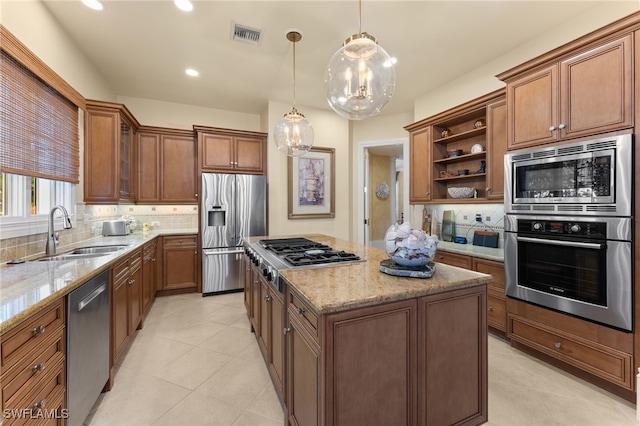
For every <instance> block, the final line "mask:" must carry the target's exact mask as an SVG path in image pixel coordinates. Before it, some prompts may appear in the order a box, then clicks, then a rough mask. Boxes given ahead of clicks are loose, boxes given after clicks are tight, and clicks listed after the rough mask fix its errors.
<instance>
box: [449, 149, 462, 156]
mask: <svg viewBox="0 0 640 426" xmlns="http://www.w3.org/2000/svg"><path fill="white" fill-rule="evenodd" d="M459 155H462V150H461V149H454V150H451V151H447V157H449V158H451V157H457V156H459Z"/></svg>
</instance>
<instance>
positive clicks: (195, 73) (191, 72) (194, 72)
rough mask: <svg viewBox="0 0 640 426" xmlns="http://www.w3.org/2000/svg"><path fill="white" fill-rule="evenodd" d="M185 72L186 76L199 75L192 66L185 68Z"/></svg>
mask: <svg viewBox="0 0 640 426" xmlns="http://www.w3.org/2000/svg"><path fill="white" fill-rule="evenodd" d="M184 72H185V74H187V75H188V76H191V77H197V76H199V75H200V73H199V72H198V71H196V70H194V69H193V68H187V69H186V70H184Z"/></svg>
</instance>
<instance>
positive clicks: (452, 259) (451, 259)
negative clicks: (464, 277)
mask: <svg viewBox="0 0 640 426" xmlns="http://www.w3.org/2000/svg"><path fill="white" fill-rule="evenodd" d="M435 261H436V262H438V263H446V264H447V265H451V266H457V267H459V268H465V269H471V256H466V255H464V254H457V253H450V252H447V251H442V250H438V251H437V252H436V257H435Z"/></svg>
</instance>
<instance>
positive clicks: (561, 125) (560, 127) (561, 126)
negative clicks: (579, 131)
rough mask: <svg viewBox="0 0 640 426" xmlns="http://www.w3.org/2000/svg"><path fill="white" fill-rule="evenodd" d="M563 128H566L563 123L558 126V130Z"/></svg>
mask: <svg viewBox="0 0 640 426" xmlns="http://www.w3.org/2000/svg"><path fill="white" fill-rule="evenodd" d="M565 127H567V126H566V125H564V124H563V123H560V124H558V129H560V130H562V129H564V128H565Z"/></svg>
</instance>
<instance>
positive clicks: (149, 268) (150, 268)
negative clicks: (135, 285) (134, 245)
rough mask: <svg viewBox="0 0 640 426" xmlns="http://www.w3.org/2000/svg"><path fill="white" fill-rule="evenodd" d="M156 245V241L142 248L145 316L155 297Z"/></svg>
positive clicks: (143, 311) (143, 309)
mask: <svg viewBox="0 0 640 426" xmlns="http://www.w3.org/2000/svg"><path fill="white" fill-rule="evenodd" d="M157 248H158V243H157V241H156V239H153V240H152V241H150V242H148V243H146V244H145V245H144V246H143V247H142V313H143V320H144V316H146V315H147V313H148V312H149V310H150V309H151V305H152V303H153V299H154V298H155V296H156V277H157V274H156V265H157V262H156V256H157Z"/></svg>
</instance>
